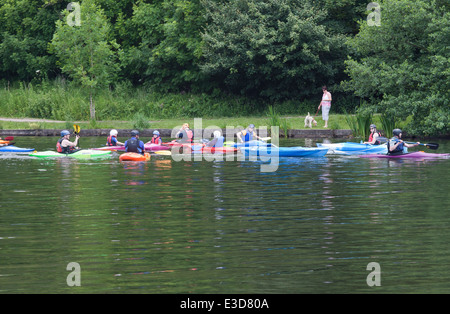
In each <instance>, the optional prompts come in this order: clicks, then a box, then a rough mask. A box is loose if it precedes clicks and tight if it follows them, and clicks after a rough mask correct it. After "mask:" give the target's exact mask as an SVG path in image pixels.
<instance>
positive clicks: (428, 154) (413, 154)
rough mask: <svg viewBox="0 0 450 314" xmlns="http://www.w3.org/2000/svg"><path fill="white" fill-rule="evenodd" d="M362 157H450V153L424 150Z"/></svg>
mask: <svg viewBox="0 0 450 314" xmlns="http://www.w3.org/2000/svg"><path fill="white" fill-rule="evenodd" d="M359 157H361V158H450V154H435V153H426V152H423V151H420V152H412V153H406V154H400V155H384V154H368V155H360V156H359Z"/></svg>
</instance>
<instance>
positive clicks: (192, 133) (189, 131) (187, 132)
mask: <svg viewBox="0 0 450 314" xmlns="http://www.w3.org/2000/svg"><path fill="white" fill-rule="evenodd" d="M186 135H187V138H188V141H189V142H191V143H192V142H193V141H194V132H192V130H191V129H188V130H186Z"/></svg>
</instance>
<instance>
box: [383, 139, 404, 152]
mask: <svg viewBox="0 0 450 314" xmlns="http://www.w3.org/2000/svg"><path fill="white" fill-rule="evenodd" d="M391 141H393V142H395V143H397V142H399V139H398V138H396V137H393V138H391V139H390V140H389V141H388V143H387V149H388V155H399V154H403V150H404V143H400V144H398V146H397V147H396V148H395V149H394V150H393V151H390V145H391Z"/></svg>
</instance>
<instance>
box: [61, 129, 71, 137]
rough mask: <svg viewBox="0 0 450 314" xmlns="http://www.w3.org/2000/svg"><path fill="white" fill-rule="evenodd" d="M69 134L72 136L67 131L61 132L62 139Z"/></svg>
mask: <svg viewBox="0 0 450 314" xmlns="http://www.w3.org/2000/svg"><path fill="white" fill-rule="evenodd" d="M69 134H70V132H69V131H67V130H62V131H61V137H63V136H66V135H69Z"/></svg>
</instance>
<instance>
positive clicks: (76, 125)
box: [73, 124, 80, 146]
mask: <svg viewBox="0 0 450 314" xmlns="http://www.w3.org/2000/svg"><path fill="white" fill-rule="evenodd" d="M73 133H74V134H75V135H78V136H80V126H79V125H78V124H74V125H73ZM78 146H80V139H78Z"/></svg>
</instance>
